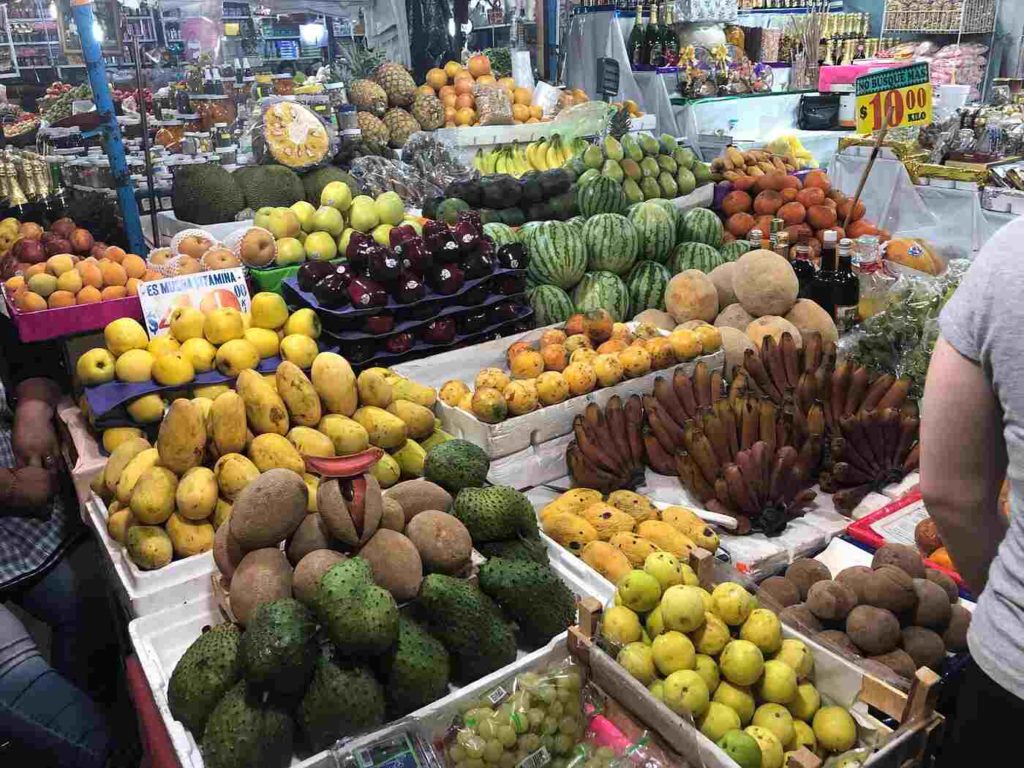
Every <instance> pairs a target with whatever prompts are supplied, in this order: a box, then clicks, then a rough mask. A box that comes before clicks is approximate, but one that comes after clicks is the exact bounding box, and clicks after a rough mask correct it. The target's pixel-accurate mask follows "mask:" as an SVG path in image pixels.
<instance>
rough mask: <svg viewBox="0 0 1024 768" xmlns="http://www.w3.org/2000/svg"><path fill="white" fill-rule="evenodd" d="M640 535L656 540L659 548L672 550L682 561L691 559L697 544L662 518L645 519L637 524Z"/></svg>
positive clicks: (655, 542) (667, 550)
mask: <svg viewBox="0 0 1024 768" xmlns="http://www.w3.org/2000/svg"><path fill="white" fill-rule="evenodd" d="M636 532H637V534H638V535H640V536H642V537H643V538H645V539H647V540H648V541H652V542H654V544H655V545H657V547H658V548H659V549H663V550H665V551H666V552H671V553H672V554H673V555H675V556H676V557H678V558H679V559H680V560H681V561H682V562H684V563H686V562H689V560H690V553H692V552H693V550H694V549H696V545H695V544H694V543H693V542H692V541H690V539H689V538H687V537H686V536H685V535H684V534H682V533H680V532H679V530H677V529H676V528H675V527H673V526H671V525H669V524H668V523H666V522H663V521H661V520H645V521H644V522H642V523H640V525H638V526H637V529H636Z"/></svg>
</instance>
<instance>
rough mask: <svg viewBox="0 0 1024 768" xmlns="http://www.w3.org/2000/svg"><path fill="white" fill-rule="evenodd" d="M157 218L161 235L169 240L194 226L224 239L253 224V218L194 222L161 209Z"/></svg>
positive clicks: (219, 238)
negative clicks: (203, 222) (212, 222)
mask: <svg viewBox="0 0 1024 768" xmlns="http://www.w3.org/2000/svg"><path fill="white" fill-rule="evenodd" d="M156 220H157V227H159V229H160V237H161V238H162V239H163V240H167V241H169V240H170V239H171V238H172V237H174V236H175V235H176V234H178V233H179V232H181V231H182V230H185V229H193V228H198V229H205V230H206V231H207V232H209V233H210V234H211V235H213V236H214V237H215V238H217V239H218V240H224V239H225V238H226V237H227V236H228V235H230V234H231V233H232V232H234V231H235V230H236V229H242V228H243V227H251V226H252V225H253V220H252V219H246V220H245V221H225V222H222V223H220V224H192V223H190V222H188V221H182V220H181V219H179V218H178V217H176V216H175V215H174V213H173V212H171V211H159V212H158V213H157V215H156Z"/></svg>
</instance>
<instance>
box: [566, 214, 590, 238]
mask: <svg viewBox="0 0 1024 768" xmlns="http://www.w3.org/2000/svg"><path fill="white" fill-rule="evenodd" d="M586 221H587V220H586V219H585V218H583V217H582V216H573V217H572V218H571V219H566V220H565V223H566V224H569V225H570V226H573V227H576V229H577V230H579V233H580V234H581V235H582V234H583V225H584V224H585V223H586Z"/></svg>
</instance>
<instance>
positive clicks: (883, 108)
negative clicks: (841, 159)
mask: <svg viewBox="0 0 1024 768" xmlns="http://www.w3.org/2000/svg"><path fill="white" fill-rule="evenodd" d="M856 97H857V105H856V111H857V133H873V132H874V131H878V130H881V128H882V124H883V123H884V122H885V118H886V115H891V118H890V120H889V127H890V128H896V127H899V126H907V127H919V126H923V125H928V123H930V122H931V121H932V84H931V81H930V80H929V77H928V65H927V64H925V63H920V64H911V65H910V66H909V67H899V68H897V69H886V70H883V71H881V72H872V73H871V74H869V75H861V76H860V77H858V78H857V81H856Z"/></svg>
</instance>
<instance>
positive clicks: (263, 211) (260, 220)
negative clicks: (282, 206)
mask: <svg viewBox="0 0 1024 768" xmlns="http://www.w3.org/2000/svg"><path fill="white" fill-rule="evenodd" d="M273 212H274V209H273V208H271V207H270V206H264V207H263V208H260V209H259V210H258V211H256V216H255V217H254V218H253V221H252V223H253V225H254V226H257V227H263V229H270V227H268V226H267V224H269V223H270V214H271V213H273Z"/></svg>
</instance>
